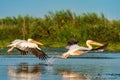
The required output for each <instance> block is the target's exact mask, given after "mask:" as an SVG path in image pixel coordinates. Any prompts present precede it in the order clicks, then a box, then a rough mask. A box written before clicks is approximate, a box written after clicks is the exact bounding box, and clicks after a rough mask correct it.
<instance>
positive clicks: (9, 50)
mask: <svg viewBox="0 0 120 80" xmlns="http://www.w3.org/2000/svg"><path fill="white" fill-rule="evenodd" d="M14 48H15V47H14V46H13V47H11V48H10V49H8V51H7V52H8V53H10V52H11V51H12V50H13V49H14Z"/></svg>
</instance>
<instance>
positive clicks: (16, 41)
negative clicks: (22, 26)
mask: <svg viewBox="0 0 120 80" xmlns="http://www.w3.org/2000/svg"><path fill="white" fill-rule="evenodd" d="M21 42H27V41H25V40H20V39H16V40H14V41H12V42H11V43H10V44H9V45H8V46H7V47H12V46H15V47H16V45H17V44H19V43H21Z"/></svg>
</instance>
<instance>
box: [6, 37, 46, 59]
mask: <svg viewBox="0 0 120 80" xmlns="http://www.w3.org/2000/svg"><path fill="white" fill-rule="evenodd" d="M37 44H38V45H43V44H42V43H40V42H37V41H35V40H33V39H28V40H27V41H26V40H20V39H16V40H14V41H12V42H11V44H9V45H8V47H11V48H10V49H8V51H7V52H8V53H10V52H11V51H12V50H13V49H14V48H16V49H18V50H19V51H20V52H21V54H22V55H26V54H27V53H28V52H31V53H32V54H33V55H35V56H36V57H38V58H39V59H40V58H41V59H42V60H44V59H46V58H47V55H46V54H45V53H44V52H43V51H42V50H41V48H39V47H38V45H37Z"/></svg>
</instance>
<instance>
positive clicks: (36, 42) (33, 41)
mask: <svg viewBox="0 0 120 80" xmlns="http://www.w3.org/2000/svg"><path fill="white" fill-rule="evenodd" d="M31 42H32V43H35V44H38V45H43V44H42V43H41V42H38V41H35V40H32V41H31Z"/></svg>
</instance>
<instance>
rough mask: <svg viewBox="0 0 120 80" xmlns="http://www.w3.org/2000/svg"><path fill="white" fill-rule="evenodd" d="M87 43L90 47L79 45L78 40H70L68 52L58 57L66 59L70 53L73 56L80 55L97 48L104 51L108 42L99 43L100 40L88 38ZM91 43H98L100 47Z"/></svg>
mask: <svg viewBox="0 0 120 80" xmlns="http://www.w3.org/2000/svg"><path fill="white" fill-rule="evenodd" d="M86 45H87V46H88V47H82V46H79V45H78V41H71V42H68V44H67V46H66V48H67V49H68V51H67V52H66V53H64V54H63V55H62V56H59V57H58V58H63V59H66V58H67V57H69V56H70V55H71V56H78V55H82V54H85V53H87V52H90V51H95V50H98V51H104V49H105V48H106V47H107V44H102V43H98V42H96V41H93V40H87V41H86ZM91 45H97V46H100V47H98V48H93V47H92V46H91Z"/></svg>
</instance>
